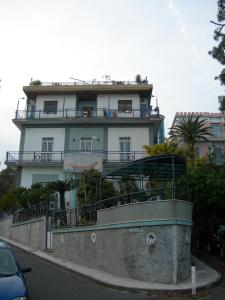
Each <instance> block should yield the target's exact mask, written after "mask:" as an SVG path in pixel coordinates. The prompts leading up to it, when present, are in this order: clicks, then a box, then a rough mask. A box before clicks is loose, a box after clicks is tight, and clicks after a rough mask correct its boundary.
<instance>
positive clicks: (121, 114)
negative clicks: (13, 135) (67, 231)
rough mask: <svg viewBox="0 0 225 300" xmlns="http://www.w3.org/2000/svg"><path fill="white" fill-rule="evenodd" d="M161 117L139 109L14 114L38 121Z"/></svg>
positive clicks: (151, 111)
mask: <svg viewBox="0 0 225 300" xmlns="http://www.w3.org/2000/svg"><path fill="white" fill-rule="evenodd" d="M159 117H161V116H160V114H159V111H157V110H156V111H155V110H141V109H129V110H127V111H125V110H124V111H122V110H119V109H104V108H101V109H100V108H99V109H93V110H91V111H87V110H83V109H69V108H64V109H57V110H56V111H53V112H48V111H46V110H41V109H40V110H39V109H35V110H30V109H28V110H17V111H16V113H15V119H16V120H37V119H38V120H39V119H57V118H65V119H70V118H77V119H87V118H94V119H95V118H100V119H119V118H122V119H124V118H133V119H135V118H138V119H140V118H141V119H154V118H159Z"/></svg>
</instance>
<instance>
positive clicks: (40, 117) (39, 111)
mask: <svg viewBox="0 0 225 300" xmlns="http://www.w3.org/2000/svg"><path fill="white" fill-rule="evenodd" d="M40 118H41V110H39V119H40Z"/></svg>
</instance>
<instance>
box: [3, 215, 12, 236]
mask: <svg viewBox="0 0 225 300" xmlns="http://www.w3.org/2000/svg"><path fill="white" fill-rule="evenodd" d="M11 224H12V216H9V217H7V218H4V219H2V220H0V236H4V237H7V238H10V233H11V230H10V226H11Z"/></svg>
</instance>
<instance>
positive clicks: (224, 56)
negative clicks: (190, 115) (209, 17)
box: [209, 0, 225, 111]
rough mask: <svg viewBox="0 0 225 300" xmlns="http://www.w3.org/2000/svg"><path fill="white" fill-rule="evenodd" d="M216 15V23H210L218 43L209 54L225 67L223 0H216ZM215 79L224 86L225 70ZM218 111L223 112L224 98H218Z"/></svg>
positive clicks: (224, 11) (224, 2)
mask: <svg viewBox="0 0 225 300" xmlns="http://www.w3.org/2000/svg"><path fill="white" fill-rule="evenodd" d="M217 5H218V13H217V21H218V22H214V21H211V23H213V24H214V25H216V26H217V27H216V29H215V30H214V40H215V41H217V42H218V45H217V46H215V47H213V48H212V50H211V51H209V54H210V55H211V56H212V57H213V58H214V59H216V60H217V61H218V62H219V63H220V64H222V65H223V66H224V65H225V34H224V33H223V29H224V26H225V24H224V23H222V22H223V21H225V0H218V1H217ZM215 79H216V80H217V79H218V80H219V81H220V83H221V85H225V68H223V69H222V70H221V72H220V74H219V75H217V76H216V77H215ZM218 101H219V105H220V106H219V110H220V111H225V96H219V97H218Z"/></svg>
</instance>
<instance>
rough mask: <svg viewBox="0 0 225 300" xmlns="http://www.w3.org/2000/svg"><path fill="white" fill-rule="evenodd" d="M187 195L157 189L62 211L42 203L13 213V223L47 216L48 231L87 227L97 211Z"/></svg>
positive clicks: (177, 189) (172, 189)
mask: <svg viewBox="0 0 225 300" xmlns="http://www.w3.org/2000/svg"><path fill="white" fill-rule="evenodd" d="M187 195H188V193H187V189H186V188H174V187H169V188H168V187H166V188H157V189H151V190H147V191H139V192H134V193H128V194H124V195H119V196H115V197H112V198H108V199H105V200H102V201H98V202H96V203H93V204H87V205H83V206H81V207H79V208H75V209H69V210H64V211H62V210H54V209H50V207H49V204H48V203H47V202H44V203H40V204H38V205H36V206H33V207H29V208H26V209H20V210H18V211H17V212H15V213H14V214H13V223H20V222H25V221H28V220H31V219H33V218H39V217H41V216H47V217H48V227H49V229H57V228H62V227H76V226H88V225H94V224H96V223H97V211H98V210H99V209H105V208H110V207H115V206H120V205H125V204H130V203H138V202H146V201H157V200H168V199H187Z"/></svg>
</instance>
